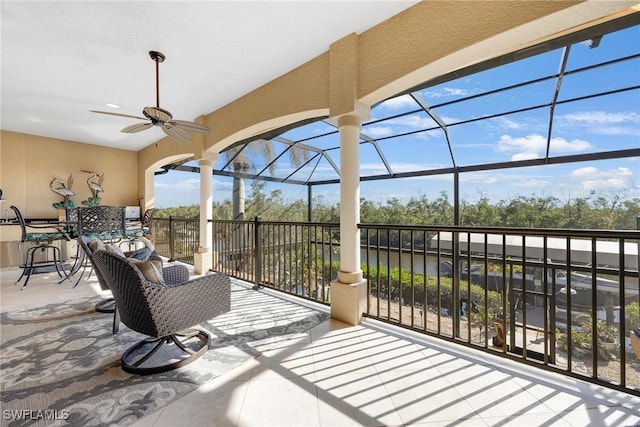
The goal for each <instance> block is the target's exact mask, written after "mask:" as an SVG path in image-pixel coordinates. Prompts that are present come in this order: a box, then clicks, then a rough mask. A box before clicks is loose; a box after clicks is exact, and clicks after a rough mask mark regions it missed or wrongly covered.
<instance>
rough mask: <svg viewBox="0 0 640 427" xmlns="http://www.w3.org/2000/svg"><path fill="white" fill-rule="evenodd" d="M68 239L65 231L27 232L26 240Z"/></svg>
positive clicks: (50, 240)
mask: <svg viewBox="0 0 640 427" xmlns="http://www.w3.org/2000/svg"><path fill="white" fill-rule="evenodd" d="M65 239H66V240H68V239H67V236H66V235H65V234H64V233H55V232H51V233H27V234H26V236H25V238H24V240H25V241H29V242H52V241H54V240H65Z"/></svg>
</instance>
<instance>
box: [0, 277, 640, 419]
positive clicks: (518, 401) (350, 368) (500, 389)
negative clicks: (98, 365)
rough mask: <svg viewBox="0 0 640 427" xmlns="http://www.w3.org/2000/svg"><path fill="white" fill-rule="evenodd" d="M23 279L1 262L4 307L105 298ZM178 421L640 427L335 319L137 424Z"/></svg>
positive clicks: (554, 381)
mask: <svg viewBox="0 0 640 427" xmlns="http://www.w3.org/2000/svg"><path fill="white" fill-rule="evenodd" d="M18 275H19V270H17V269H12V268H3V269H0V276H1V279H2V280H1V286H0V310H1V311H3V312H4V311H10V310H16V309H19V308H27V307H34V306H39V305H44V304H48V303H53V302H60V301H66V300H69V299H73V298H76V297H84V296H92V295H96V294H102V292H101V291H100V288H99V286H98V284H97V282H96V280H95V278H91V279H89V280H86V279H83V280H82V281H81V282H80V284H79V285H78V287H77V288H75V289H74V288H72V284H70V283H69V282H65V283H63V284H57V275H55V274H40V275H37V276H33V277H32V279H31V282H30V283H29V286H28V287H27V288H26V289H25V290H20V287H19V286H14V285H13V282H14V281H15V279H16V278H17V277H18ZM260 292H270V291H269V290H261V291H260ZM277 295H279V296H281V295H282V294H280V293H278V294H277ZM320 308H321V309H324V308H323V307H320ZM176 425H180V426H296V427H298V426H409V425H412V426H509V425H513V426H580V427H582V426H640V398H638V397H635V396H632V395H629V394H625V393H620V392H617V391H613V390H611V389H607V388H603V387H600V386H596V385H592V384H589V383H586V382H582V381H579V380H576V379H572V378H567V377H564V376H561V375H557V374H553V373H550V372H545V371H542V370H540V369H535V368H532V367H528V366H524V365H521V364H517V363H515V362H511V361H509V360H505V359H502V358H499V357H496V356H493V355H490V354H486V353H483V352H479V351H475V350H473V349H468V348H466V347H462V346H456V345H454V344H450V343H448V342H445V341H442V340H438V339H434V338H430V337H425V336H421V335H418V334H414V333H412V332H410V331H405V330H397V329H395V328H392V327H388V326H387V325H384V324H379V323H378V322H375V321H371V320H367V321H365V322H364V324H362V325H360V326H355V327H354V326H348V325H346V324H344V323H341V322H338V321H333V320H328V321H326V322H324V323H322V324H320V325H319V326H317V327H316V328H314V329H312V330H310V331H308V332H307V333H305V334H303V335H302V336H300V337H299V338H297V339H293V340H290V341H288V342H286V343H285V344H283V345H280V346H279V347H277V348H274V349H272V350H270V351H268V352H265V353H263V354H262V355H260V356H259V357H256V358H254V359H251V360H250V361H248V362H246V363H245V364H244V365H242V366H240V367H238V368H236V369H235V370H232V371H231V372H229V373H227V374H226V375H223V376H221V377H218V378H215V379H214V380H212V381H210V382H209V383H206V384H204V385H203V386H201V387H200V388H199V389H198V390H196V391H194V392H192V393H190V394H188V395H186V396H185V397H183V398H181V399H179V400H177V401H175V402H173V403H172V404H170V405H167V406H166V407H165V408H164V409H162V410H161V411H157V412H155V413H153V414H152V415H150V416H148V417H146V418H143V419H142V420H140V421H139V422H138V423H136V424H135V426H137V427H149V426H154V427H155V426H176Z"/></svg>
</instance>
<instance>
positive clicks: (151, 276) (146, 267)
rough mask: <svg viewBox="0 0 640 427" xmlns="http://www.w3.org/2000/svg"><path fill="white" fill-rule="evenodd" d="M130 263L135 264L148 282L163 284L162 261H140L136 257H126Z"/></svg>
mask: <svg viewBox="0 0 640 427" xmlns="http://www.w3.org/2000/svg"><path fill="white" fill-rule="evenodd" d="M127 259H128V260H129V261H130V262H131V264H133V265H135V266H136V267H137V268H138V270H140V272H141V273H142V275H143V276H144V278H145V279H147V280H148V281H149V282H152V283H156V284H158V285H161V286H164V285H165V282H164V277H163V276H162V261H159V260H149V261H141V260H139V259H136V258H127Z"/></svg>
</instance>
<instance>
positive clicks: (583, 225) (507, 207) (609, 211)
mask: <svg viewBox="0 0 640 427" xmlns="http://www.w3.org/2000/svg"><path fill="white" fill-rule="evenodd" d="M265 185H266V184H265V183H263V182H260V181H253V183H252V184H251V193H250V194H249V195H248V197H247V201H246V213H245V218H247V219H253V218H254V217H256V216H259V217H260V218H261V219H262V220H264V221H306V220H307V203H306V201H305V200H296V201H294V202H286V201H285V198H284V196H283V193H282V191H281V190H274V191H272V192H271V193H270V194H266V193H265V192H264V188H265ZM453 210H454V209H453V205H452V204H451V203H450V202H449V197H448V195H447V193H446V192H444V191H443V192H441V193H440V195H439V196H438V197H436V198H435V199H429V198H428V197H427V196H426V195H418V196H416V197H412V198H411V199H410V200H409V201H408V202H406V203H402V202H401V201H400V200H398V199H397V198H391V199H389V200H387V201H386V203H375V202H372V201H370V200H367V199H365V198H362V199H361V202H360V220H361V222H362V223H368V224H402V225H452V224H453ZM199 212H200V207H199V206H198V205H192V206H180V207H174V208H164V209H158V211H157V213H156V217H157V218H168V217H169V216H173V217H177V218H197V217H198V216H199ZM213 218H214V219H231V218H232V202H231V200H225V201H224V202H221V203H218V202H216V203H214V204H213ZM638 218H640V198H627V197H625V195H624V194H620V193H612V194H607V195H596V194H591V195H590V196H588V197H581V198H574V199H567V200H560V199H558V198H556V197H553V196H538V195H535V194H534V195H531V196H518V197H515V198H509V199H504V200H501V201H499V202H498V203H494V204H491V203H490V202H489V199H488V198H487V197H486V196H485V195H481V196H480V197H479V199H478V201H477V202H475V203H471V202H469V201H466V200H463V201H461V203H460V223H461V225H464V226H485V227H491V226H502V227H528V228H569V229H609V230H635V229H637V227H638V223H637V221H638ZM312 220H313V221H314V222H334V223H335V222H339V220H340V206H339V204H333V205H332V204H328V203H325V201H324V200H323V198H322V197H317V198H315V199H314V200H313V219H312Z"/></svg>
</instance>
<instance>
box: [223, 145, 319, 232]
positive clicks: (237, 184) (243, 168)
mask: <svg viewBox="0 0 640 427" xmlns="http://www.w3.org/2000/svg"><path fill="white" fill-rule="evenodd" d="M287 152H288V154H289V159H290V161H291V164H292V165H293V167H295V168H298V167H300V166H302V165H303V164H304V163H305V162H307V161H308V160H309V152H308V151H307V150H305V149H302V148H299V147H297V146H295V145H292V146H291V147H290V148H289V149H288V150H287ZM251 154H255V155H259V156H262V157H263V158H264V160H265V163H266V164H267V165H268V170H269V174H270V175H272V176H273V174H274V173H275V171H276V163H275V162H274V161H273V160H274V156H273V142H272V141H271V140H267V139H258V140H255V141H252V142H250V143H248V144H244V145H238V146H236V147H231V148H229V149H228V150H227V151H225V152H224V155H225V158H226V161H227V162H231V165H232V168H233V171H234V172H238V173H239V174H240V175H239V176H238V175H234V177H233V219H234V220H238V221H242V220H244V213H245V209H244V201H245V197H246V191H245V183H244V175H245V174H247V173H249V172H253V171H255V166H254V165H253V164H252V163H251V160H250V159H249V156H248V155H251Z"/></svg>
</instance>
